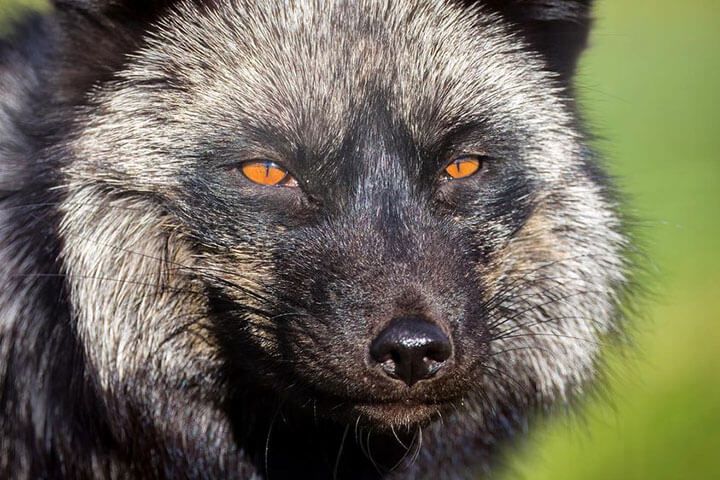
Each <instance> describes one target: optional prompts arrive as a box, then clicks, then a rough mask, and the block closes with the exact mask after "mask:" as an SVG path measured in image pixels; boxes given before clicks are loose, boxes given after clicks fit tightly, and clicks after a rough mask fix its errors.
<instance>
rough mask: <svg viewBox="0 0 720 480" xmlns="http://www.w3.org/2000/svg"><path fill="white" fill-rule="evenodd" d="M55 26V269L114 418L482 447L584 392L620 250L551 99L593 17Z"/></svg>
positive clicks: (139, 19)
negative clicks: (297, 422) (253, 414)
mask: <svg viewBox="0 0 720 480" xmlns="http://www.w3.org/2000/svg"><path fill="white" fill-rule="evenodd" d="M55 3H56V9H57V12H56V13H55V16H56V20H57V21H56V24H55V27H54V28H55V31H56V35H57V37H58V39H59V40H58V41H59V42H60V43H59V46H57V47H55V48H57V49H58V50H61V51H63V52H65V55H64V56H62V58H61V59H59V60H58V61H57V65H56V67H57V69H58V71H59V72H60V73H59V74H58V75H57V76H56V77H55V78H54V80H53V81H54V82H55V87H56V91H57V92H59V93H58V97H59V101H61V102H65V103H67V104H71V105H74V106H75V109H74V110H73V112H74V114H73V115H74V118H73V121H72V122H71V124H70V126H68V127H67V130H68V131H67V133H66V134H65V135H64V136H63V141H62V145H61V147H62V152H63V154H64V155H65V157H64V158H65V160H64V161H63V164H62V168H61V172H62V181H61V185H60V187H61V191H62V195H63V203H62V207H61V228H60V236H61V237H62V238H63V249H62V253H61V258H62V262H63V266H64V267H63V268H64V272H65V273H66V274H67V279H68V280H67V281H68V285H69V291H70V294H71V299H72V301H71V304H72V305H73V313H74V318H75V322H76V328H77V332H78V335H79V337H80V338H81V340H82V345H83V348H84V352H85V355H86V358H87V362H88V364H89V365H90V366H91V371H92V372H93V373H92V374H93V375H94V376H95V377H96V378H97V382H98V385H99V387H98V388H99V389H100V390H101V391H104V392H114V393H113V395H114V396H116V397H119V398H116V399H115V400H113V402H112V404H111V405H110V406H109V408H110V409H111V410H112V411H113V412H114V414H115V415H118V416H119V417H120V418H122V417H123V416H131V415H134V413H132V412H138V411H139V412H144V415H145V416H144V417H143V418H146V419H147V420H146V421H147V422H150V423H157V424H158V425H164V426H163V427H162V428H160V430H163V431H173V428H178V427H177V426H176V424H177V418H178V417H182V418H184V421H186V422H189V423H191V424H196V425H197V426H198V427H197V430H198V431H204V432H207V431H209V429H210V430H212V428H215V429H216V430H217V431H222V432H226V433H227V432H228V431H232V432H235V433H234V435H235V439H236V440H237V438H238V435H239V434H238V433H237V432H238V431H239V430H242V428H240V427H238V425H237V423H238V417H243V415H244V414H242V413H239V412H240V411H241V410H242V407H241V405H243V404H244V403H243V402H245V401H247V400H248V397H254V398H255V399H258V398H259V399H272V401H276V400H277V401H279V402H280V403H282V404H283V406H284V407H283V408H288V409H290V410H293V411H296V412H300V415H307V416H308V417H311V416H316V417H319V418H321V419H324V420H323V421H328V422H331V423H333V424H337V425H340V426H341V427H345V426H350V425H359V426H361V427H363V428H365V427H367V428H372V429H375V430H377V431H379V432H390V431H393V432H398V431H414V429H415V428H416V427H418V426H425V427H427V426H428V425H432V427H431V428H433V429H435V430H433V431H437V432H438V433H437V435H438V438H441V437H442V435H443V433H442V432H443V428H447V429H449V430H447V431H453V430H452V429H453V428H455V429H456V431H462V432H463V433H462V435H471V436H472V435H475V436H483V435H484V436H485V437H492V436H493V435H494V430H493V428H494V427H492V425H496V424H497V423H498V418H501V417H502V418H505V419H516V418H524V417H525V416H526V414H527V413H528V412H530V411H532V410H534V409H537V408H545V407H548V406H550V405H552V404H555V403H558V402H560V403H565V402H567V401H569V399H571V398H574V397H575V396H576V395H577V394H578V393H580V392H582V390H583V388H584V386H585V385H586V383H587V382H588V381H589V380H591V379H592V378H593V376H594V374H595V370H596V364H597V358H598V353H599V345H600V344H601V343H602V339H603V337H604V336H605V335H607V334H608V333H609V332H610V331H612V330H614V329H615V327H616V316H617V310H618V308H617V301H618V294H619V292H620V291H621V289H622V288H623V285H624V283H625V261H624V259H623V250H624V248H625V243H626V240H625V237H624V235H623V233H622V225H621V222H620V220H619V216H618V214H617V213H616V210H617V206H616V201H615V200H614V197H613V195H612V193H611V192H612V189H611V188H610V186H609V184H608V180H607V179H606V177H605V176H604V175H603V173H602V168H601V167H600V166H599V165H598V161H597V159H596V158H595V156H594V155H593V153H592V151H591V150H590V149H589V148H588V146H587V145H586V139H585V137H584V134H583V130H582V129H581V128H580V127H579V126H578V118H577V114H576V112H575V110H574V106H573V105H574V104H573V102H572V97H571V94H572V88H571V79H572V74H573V71H574V68H575V64H576V60H577V57H578V55H579V53H580V52H581V51H582V49H583V47H584V46H585V43H586V39H587V32H588V28H589V24H590V21H589V18H590V14H589V8H590V5H589V3H590V2H586V1H560V0H558V1H520V0H517V1H503V2H496V1H486V2H451V1H440V2H430V1H417V2H414V1H413V2H411V1H407V0H403V1H392V2H391V1H383V0H362V1H358V2H343V1H320V0H317V1H298V2H250V1H247V2H245V1H239V0H238V1H221V0H218V1H212V2H191V1H178V2H132V1H80V0H78V1H60V0H58V1H56V2H55ZM118 392H121V394H118ZM260 392H261V393H260ZM268 401H270V400H268ZM193 405H202V406H203V407H201V408H199V409H198V408H196V407H192V406H193ZM153 412H155V413H153ZM157 412H164V414H163V415H160V414H157ZM169 412H174V413H173V414H170V413H169ZM209 412H211V413H209ZM243 418H244V417H243ZM440 418H443V419H444V422H445V423H447V424H448V425H449V426H447V427H443V425H442V424H440V422H439V419H440ZM513 421H514V420H513ZM240 423H242V422H240ZM211 425H213V426H214V427H212V428H211V427H210V426H211ZM453 425H455V426H454V427H453ZM158 428H159V427H158ZM184 431H185V434H187V435H190V433H187V432H188V429H187V428H185V429H184ZM115 434H116V435H118V436H119V437H123V436H127V432H124V431H122V429H118V431H117V432H115ZM458 435H460V434H459V433H458ZM450 436H452V435H450ZM485 437H483V438H485Z"/></svg>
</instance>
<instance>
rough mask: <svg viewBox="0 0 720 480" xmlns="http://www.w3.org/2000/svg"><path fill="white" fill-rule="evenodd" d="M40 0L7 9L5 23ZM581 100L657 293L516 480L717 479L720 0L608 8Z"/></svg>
mask: <svg viewBox="0 0 720 480" xmlns="http://www.w3.org/2000/svg"><path fill="white" fill-rule="evenodd" d="M20 5H33V6H42V5H44V2H42V1H39V0H34V1H27V0H0V18H6V17H7V15H8V14H11V13H12V12H14V11H16V9H17V7H18V6H20ZM596 18H597V24H596V28H595V30H594V33H593V37H592V47H591V49H590V50H589V51H588V53H587V54H586V56H585V57H584V59H583V62H582V64H581V67H580V72H579V76H578V91H579V94H580V97H581V99H582V103H583V105H584V107H585V112H586V115H587V117H588V120H589V122H590V124H591V125H592V126H593V127H594V130H595V131H596V132H598V133H599V134H600V135H601V137H602V139H601V140H599V141H598V147H599V148H600V149H601V150H602V151H603V152H604V153H605V154H606V155H607V157H608V159H609V161H610V164H611V169H612V171H613V172H614V173H615V174H616V175H617V176H618V177H619V179H620V184H621V186H622V188H623V189H624V191H626V192H627V193H628V194H629V197H630V210H631V213H632V214H634V215H635V216H636V217H637V218H639V219H641V222H640V225H639V226H638V227H636V230H637V232H638V234H639V235H640V237H641V238H642V239H643V242H644V243H645V245H646V247H647V257H648V259H649V261H648V262H647V263H646V264H645V265H644V267H645V268H646V270H647V271H648V274H647V275H645V277H647V278H649V280H648V283H649V285H648V289H649V290H650V292H652V294H651V296H650V298H649V299H647V300H646V302H645V306H644V307H643V308H642V309H641V310H642V318H639V319H637V320H636V322H635V330H636V342H637V344H638V348H637V351H638V353H637V354H634V355H632V356H631V357H630V358H628V357H624V358H622V359H620V358H613V359H611V361H610V363H611V364H612V367H613V371H614V372H616V373H615V375H614V376H613V380H612V382H611V384H610V385H609V387H608V389H609V392H610V395H609V397H610V400H608V399H602V400H591V401H588V402H587V403H586V405H585V408H584V411H583V412H581V415H577V416H572V418H554V419H551V420H548V421H546V422H544V423H543V424H542V425H541V427H540V428H539V429H538V430H536V431H534V434H533V436H532V438H531V439H530V441H529V442H527V443H526V444H524V445H523V446H521V447H520V448H518V449H516V451H515V452H513V454H512V464H513V468H512V469H511V471H510V472H508V473H507V474H506V475H505V477H506V478H507V479H516V478H524V479H527V480H546V479H553V480H562V479H655V480H661V479H693V480H699V479H720V252H719V250H720V212H719V210H720V158H719V157H720V1H719V0H685V1H671V0H660V1H651V0H632V1H629V0H599V1H598V2H597V8H596Z"/></svg>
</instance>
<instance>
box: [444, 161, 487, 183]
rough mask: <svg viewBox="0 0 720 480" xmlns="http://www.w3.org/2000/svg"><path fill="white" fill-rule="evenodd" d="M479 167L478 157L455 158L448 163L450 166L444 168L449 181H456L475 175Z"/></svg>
mask: <svg viewBox="0 0 720 480" xmlns="http://www.w3.org/2000/svg"><path fill="white" fill-rule="evenodd" d="M480 167H481V162H480V159H479V158H478V157H473V156H466V157H460V158H456V159H455V160H453V162H452V163H450V165H448V166H447V167H445V173H447V175H448V176H449V177H450V178H451V179H455V180H457V179H460V178H466V177H469V176H471V175H473V174H475V173H477V171H478V170H480Z"/></svg>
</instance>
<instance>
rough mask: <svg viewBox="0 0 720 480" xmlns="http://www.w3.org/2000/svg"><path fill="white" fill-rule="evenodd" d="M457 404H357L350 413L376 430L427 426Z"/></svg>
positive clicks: (449, 402)
mask: <svg viewBox="0 0 720 480" xmlns="http://www.w3.org/2000/svg"><path fill="white" fill-rule="evenodd" d="M453 405H455V403H454V402H453V401H450V400H447V401H442V402H433V403H424V402H413V401H409V400H408V401H398V402H374V403H370V402H364V403H356V404H354V406H353V407H352V408H351V411H350V412H348V413H350V414H351V415H353V414H354V416H355V417H356V418H357V419H358V420H357V421H358V422H359V423H361V424H362V423H364V424H368V425H372V426H373V427H375V428H380V429H391V428H396V427H411V426H416V425H426V424H428V423H431V422H432V421H433V420H435V419H437V418H440V417H442V416H443V414H445V413H446V412H447V411H448V410H449V409H451V408H453Z"/></svg>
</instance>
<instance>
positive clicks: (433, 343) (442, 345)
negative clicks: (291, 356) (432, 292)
mask: <svg viewBox="0 0 720 480" xmlns="http://www.w3.org/2000/svg"><path fill="white" fill-rule="evenodd" d="M451 354H452V345H451V343H450V339H449V338H448V337H447V335H445V333H444V332H443V331H442V330H441V329H440V327H438V326H437V325H435V324H434V323H431V322H429V321H427V320H426V319H425V318H424V317H421V316H408V317H399V318H395V319H393V320H392V322H390V325H389V326H388V327H387V328H386V329H385V330H383V331H382V332H380V335H378V337H377V338H376V339H375V340H374V341H373V342H372V344H371V345H370V356H371V357H372V358H373V360H375V361H376V362H378V363H379V364H380V366H381V367H382V369H383V370H384V371H385V373H387V374H388V375H389V376H391V377H393V378H398V379H400V380H402V381H403V382H405V383H406V384H407V385H408V386H409V387H412V386H413V385H414V384H415V383H417V382H418V381H420V380H423V379H426V378H430V377H432V376H433V375H435V373H437V371H438V370H440V368H441V367H442V366H443V364H444V363H445V361H446V360H447V359H448V358H450V355H451Z"/></svg>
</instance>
